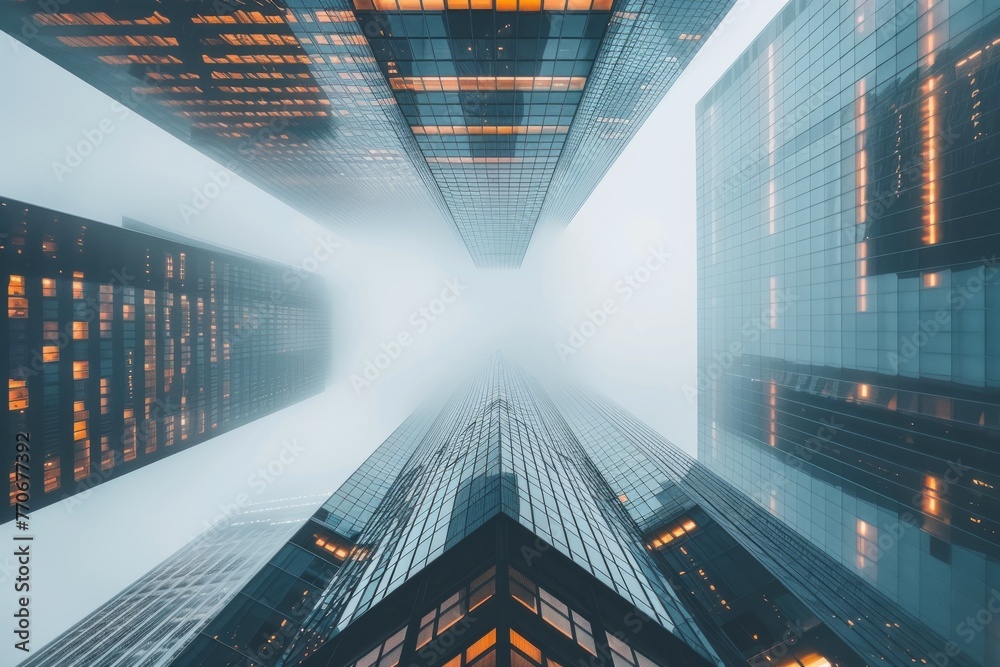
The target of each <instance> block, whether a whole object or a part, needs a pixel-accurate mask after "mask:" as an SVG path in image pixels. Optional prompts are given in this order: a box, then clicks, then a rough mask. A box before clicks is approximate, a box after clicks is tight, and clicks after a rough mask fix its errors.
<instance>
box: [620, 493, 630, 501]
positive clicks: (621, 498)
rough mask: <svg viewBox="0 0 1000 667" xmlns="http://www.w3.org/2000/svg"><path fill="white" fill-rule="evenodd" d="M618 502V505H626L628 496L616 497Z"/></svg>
mask: <svg viewBox="0 0 1000 667" xmlns="http://www.w3.org/2000/svg"><path fill="white" fill-rule="evenodd" d="M618 502H620V503H627V502H628V495H627V494H624V493H623V494H621V495H620V496H618Z"/></svg>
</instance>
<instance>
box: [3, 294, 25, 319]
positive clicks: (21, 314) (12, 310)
mask: <svg viewBox="0 0 1000 667" xmlns="http://www.w3.org/2000/svg"><path fill="white" fill-rule="evenodd" d="M27 316H28V300H27V299H25V298H23V297H19V296H9V297H7V317H9V318H11V319H23V318H25V317H27Z"/></svg>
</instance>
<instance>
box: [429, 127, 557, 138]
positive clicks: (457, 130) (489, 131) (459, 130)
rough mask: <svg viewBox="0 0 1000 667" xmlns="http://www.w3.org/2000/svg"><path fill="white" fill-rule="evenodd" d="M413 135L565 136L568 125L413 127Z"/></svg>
mask: <svg viewBox="0 0 1000 667" xmlns="http://www.w3.org/2000/svg"><path fill="white" fill-rule="evenodd" d="M410 129H412V130H413V133H414V134H445V135H449V134H453V135H460V136H464V135H494V134H496V135H507V134H566V133H567V132H569V125H414V126H412V127H411V128H410Z"/></svg>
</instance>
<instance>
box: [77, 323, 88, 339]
mask: <svg viewBox="0 0 1000 667" xmlns="http://www.w3.org/2000/svg"><path fill="white" fill-rule="evenodd" d="M89 331H90V327H89V326H88V323H87V322H76V321H74V322H73V340H87V337H88V335H89Z"/></svg>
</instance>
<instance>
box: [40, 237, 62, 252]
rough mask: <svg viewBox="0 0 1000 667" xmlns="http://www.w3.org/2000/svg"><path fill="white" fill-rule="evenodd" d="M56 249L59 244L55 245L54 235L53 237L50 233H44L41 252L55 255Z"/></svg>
mask: <svg viewBox="0 0 1000 667" xmlns="http://www.w3.org/2000/svg"><path fill="white" fill-rule="evenodd" d="M58 249H59V246H57V245H56V239H55V237H53V236H52V234H46V235H45V238H44V239H42V252H43V253H45V254H46V255H48V256H49V257H55V255H56V250H58Z"/></svg>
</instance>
